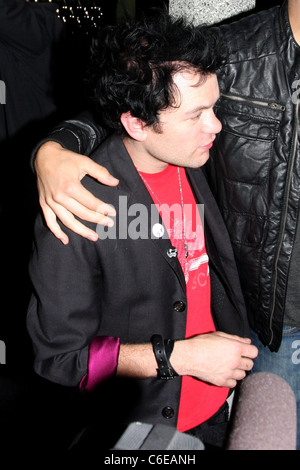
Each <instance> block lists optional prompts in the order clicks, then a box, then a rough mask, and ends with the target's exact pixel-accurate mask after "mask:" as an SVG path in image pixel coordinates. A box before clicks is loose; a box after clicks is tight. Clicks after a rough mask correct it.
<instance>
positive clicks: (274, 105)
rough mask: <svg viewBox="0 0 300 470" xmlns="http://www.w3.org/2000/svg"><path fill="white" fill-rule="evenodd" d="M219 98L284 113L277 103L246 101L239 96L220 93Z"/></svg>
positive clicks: (283, 107) (283, 109) (280, 105)
mask: <svg viewBox="0 0 300 470" xmlns="http://www.w3.org/2000/svg"><path fill="white" fill-rule="evenodd" d="M221 96H224V98H227V99H229V100H233V101H241V102H244V103H251V104H254V105H256V106H263V107H265V108H269V109H275V110H276V111H285V106H283V105H282V104H279V103H275V102H273V103H268V102H267V101H258V100H252V99H248V98H247V99H246V98H242V97H241V96H232V95H226V94H224V93H221Z"/></svg>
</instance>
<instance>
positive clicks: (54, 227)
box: [40, 201, 69, 245]
mask: <svg viewBox="0 0 300 470" xmlns="http://www.w3.org/2000/svg"><path fill="white" fill-rule="evenodd" d="M40 205H41V208H42V211H43V214H44V218H45V221H46V224H47V227H48V228H49V230H51V232H52V233H53V235H54V236H55V237H56V238H58V240H60V241H61V242H62V243H63V244H64V245H67V244H68V243H69V237H68V236H67V235H66V234H65V233H64V232H63V231H62V229H61V227H60V225H59V224H58V222H57V219H56V215H55V214H54V212H53V210H52V209H50V207H49V206H48V205H47V204H45V203H43V202H42V201H41V202H40Z"/></svg>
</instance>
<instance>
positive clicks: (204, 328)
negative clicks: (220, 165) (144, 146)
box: [140, 165, 229, 432]
mask: <svg viewBox="0 0 300 470" xmlns="http://www.w3.org/2000/svg"><path fill="white" fill-rule="evenodd" d="M140 175H141V177H142V179H143V181H144V183H145V186H146V187H147V189H148V191H149V193H150V195H151V197H152V199H153V201H154V203H155V204H156V206H157V209H158V210H159V212H160V214H161V217H162V220H163V222H164V226H165V228H166V230H167V231H168V235H169V238H170V241H171V243H172V245H173V246H174V247H175V248H176V249H177V251H178V259H179V262H180V264H181V267H182V270H183V272H184V276H185V281H186V287H187V304H188V311H187V324H186V335H185V336H186V338H188V337H191V336H194V335H197V334H203V333H209V332H212V331H215V326H214V323H213V320H212V316H211V310H210V276H209V259H208V256H207V253H206V248H205V239H204V230H203V224H202V220H201V216H200V212H199V210H198V207H197V204H196V201H195V198H194V196H193V193H192V190H191V188H190V185H189V183H188V181H187V178H186V174H185V170H184V169H183V168H179V174H178V168H177V167H176V166H173V165H169V166H168V167H167V168H166V169H165V170H163V171H162V172H160V173H151V174H149V173H140ZM180 186H181V192H180ZM182 206H183V208H184V211H182ZM183 212H184V216H183ZM183 221H184V222H185V223H183ZM185 243H186V244H187V246H188V256H187V257H186V250H185V246H184V245H185ZM228 391H229V389H228V388H225V387H217V386H214V385H210V384H207V383H205V382H202V381H200V380H198V379H195V378H193V377H190V376H183V377H182V387H181V396H180V404H179V416H178V422H177V429H178V430H179V431H181V432H183V431H187V430H188V429H191V428H193V427H195V426H197V425H199V424H201V423H202V422H204V421H206V420H207V419H208V418H210V417H211V416H212V415H213V414H214V413H216V411H218V409H219V408H220V406H221V405H222V404H223V403H224V401H225V400H226V398H227V395H228Z"/></svg>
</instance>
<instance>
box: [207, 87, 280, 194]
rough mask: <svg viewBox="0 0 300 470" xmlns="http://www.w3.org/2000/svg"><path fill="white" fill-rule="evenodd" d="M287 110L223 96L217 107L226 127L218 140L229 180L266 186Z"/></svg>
mask: <svg viewBox="0 0 300 470" xmlns="http://www.w3.org/2000/svg"><path fill="white" fill-rule="evenodd" d="M284 109H285V108H284V106H283V105H282V104H281V103H272V102H266V101H261V100H254V99H250V98H244V97H241V96H234V95H228V94H227V95H224V94H223V95H221V97H220V99H219V101H218V102H217V104H216V107H215V112H216V115H217V117H218V119H220V121H221V122H222V125H223V130H222V132H221V134H220V135H219V137H218V153H219V156H220V157H221V158H219V161H218V164H220V165H221V166H222V168H223V176H225V178H226V179H228V180H230V181H233V182H235V181H236V182H239V183H246V184H251V185H264V184H266V182H267V179H268V176H269V172H270V164H271V157H272V152H273V148H274V142H275V140H276V138H277V136H278V131H279V125H280V121H281V119H282V115H283V111H284Z"/></svg>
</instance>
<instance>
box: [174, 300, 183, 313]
mask: <svg viewBox="0 0 300 470" xmlns="http://www.w3.org/2000/svg"><path fill="white" fill-rule="evenodd" d="M173 309H174V310H175V312H183V311H184V310H185V303H184V302H182V301H181V300H178V302H175V303H174V305H173Z"/></svg>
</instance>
